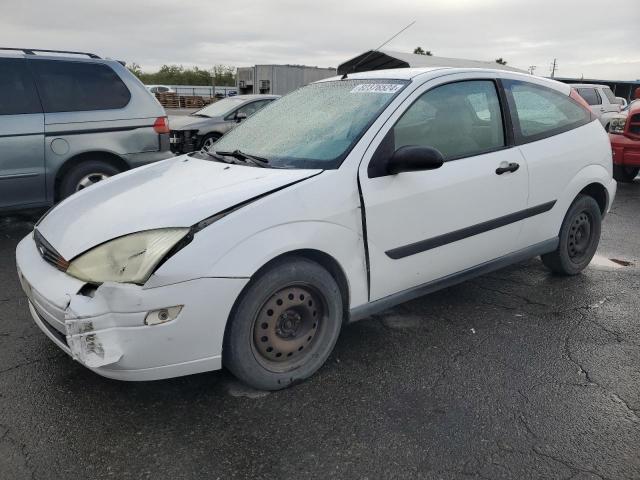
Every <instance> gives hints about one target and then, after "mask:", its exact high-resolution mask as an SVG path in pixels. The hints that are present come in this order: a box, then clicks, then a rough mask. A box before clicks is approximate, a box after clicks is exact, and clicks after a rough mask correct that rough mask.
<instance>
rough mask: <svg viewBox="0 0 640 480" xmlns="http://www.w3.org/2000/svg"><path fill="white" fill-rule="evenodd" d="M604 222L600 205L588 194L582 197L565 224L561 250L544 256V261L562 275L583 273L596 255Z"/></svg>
mask: <svg viewBox="0 0 640 480" xmlns="http://www.w3.org/2000/svg"><path fill="white" fill-rule="evenodd" d="M601 222H602V214H601V213H600V207H599V205H598V202H596V201H595V200H594V199H593V198H592V197H589V196H587V195H578V197H577V198H576V199H575V200H574V202H573V203H572V204H571V207H569V211H568V212H567V214H566V215H565V217H564V221H563V222H562V227H561V228H560V238H559V242H558V248H557V249H556V250H555V251H554V252H551V253H547V254H546V255H542V262H543V263H544V264H545V265H546V266H547V267H548V268H549V269H550V270H551V271H553V272H555V273H559V274H561V275H576V274H578V273H580V272H581V271H582V270H584V269H585V268H586V267H587V265H589V262H591V259H592V258H593V255H594V254H595V253H596V249H597V248H598V243H599V241H600V229H601Z"/></svg>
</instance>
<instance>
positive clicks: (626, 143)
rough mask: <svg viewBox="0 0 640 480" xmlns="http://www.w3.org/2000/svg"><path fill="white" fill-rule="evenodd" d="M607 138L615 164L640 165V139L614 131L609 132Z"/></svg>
mask: <svg viewBox="0 0 640 480" xmlns="http://www.w3.org/2000/svg"><path fill="white" fill-rule="evenodd" d="M609 139H610V140H611V151H612V153H613V163H614V164H615V165H623V166H626V167H640V140H632V139H631V138H629V137H626V136H624V135H619V134H615V133H610V134H609Z"/></svg>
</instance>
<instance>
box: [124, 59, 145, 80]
mask: <svg viewBox="0 0 640 480" xmlns="http://www.w3.org/2000/svg"><path fill="white" fill-rule="evenodd" d="M127 68H128V69H129V71H130V72H131V73H133V74H134V75H135V76H136V77H138V78H140V75H142V68H140V65H138V64H137V63H135V62H133V63H132V64H131V65H127Z"/></svg>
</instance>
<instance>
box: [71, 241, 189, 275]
mask: <svg viewBox="0 0 640 480" xmlns="http://www.w3.org/2000/svg"><path fill="white" fill-rule="evenodd" d="M187 233H189V228H161V229H157V230H146V231H143V232H137V233H132V234H130V235H125V236H123V237H119V238H116V239H114V240H110V241H108V242H106V243H103V244H102V245H98V246H97V247H95V248H93V249H91V250H89V251H87V252H85V253H83V254H82V255H80V256H78V257H76V258H74V259H73V260H72V261H71V264H70V265H69V268H68V269H67V273H68V274H69V275H71V276H73V277H76V278H78V279H80V280H83V281H85V282H89V283H103V282H119V283H138V284H142V283H144V282H146V281H147V279H148V278H149V277H150V276H151V274H152V273H153V271H154V270H155V268H156V266H157V265H158V264H159V263H160V262H161V261H162V259H163V258H164V257H165V255H167V253H169V251H170V250H171V249H172V248H173V247H174V246H175V245H176V244H177V243H178V242H179V241H180V240H182V239H183V238H184V237H185V236H186V235H187Z"/></svg>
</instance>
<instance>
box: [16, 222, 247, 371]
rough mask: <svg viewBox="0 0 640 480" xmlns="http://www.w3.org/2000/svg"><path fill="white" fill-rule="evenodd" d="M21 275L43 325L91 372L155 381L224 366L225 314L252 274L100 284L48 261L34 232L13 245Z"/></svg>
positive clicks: (36, 318)
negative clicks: (168, 315) (157, 314)
mask: <svg viewBox="0 0 640 480" xmlns="http://www.w3.org/2000/svg"><path fill="white" fill-rule="evenodd" d="M16 261H17V266H18V275H19V277H20V283H21V285H22V288H23V290H24V292H25V294H26V295H27V297H28V298H29V310H30V311H31V315H32V317H33V319H34V321H35V323H36V324H37V325H38V327H39V328H40V329H41V330H42V331H43V332H44V333H45V334H46V335H47V337H49V338H50V339H51V341H53V342H54V343H55V344H56V345H58V347H60V348H61V349H62V350H64V351H65V352H66V353H67V354H69V355H70V356H71V357H73V358H74V359H75V360H77V361H78V362H80V363H82V364H83V365H85V366H86V367H88V368H90V369H91V370H93V371H94V372H96V373H98V374H100V375H103V376H105V377H109V378H115V379H119V380H157V379H161V378H169V377H176V376H181V375H189V374H192V373H199V372H204V371H209V370H216V369H219V368H220V367H221V359H222V340H223V337H224V329H225V326H226V322H227V318H228V316H229V313H230V311H231V308H232V306H233V303H234V302H235V299H236V298H237V297H238V295H239V294H240V292H241V291H242V288H244V286H245V285H246V283H247V281H248V279H243V278H238V279H235V278H231V279H230V278H198V279H194V280H190V281H186V282H180V283H176V284H172V285H165V286H160V287H155V288H144V287H141V286H138V285H131V284H117V283H105V284H103V285H101V286H100V287H98V288H97V289H92V288H89V289H87V288H86V286H85V284H84V283H83V282H81V281H80V280H77V279H75V278H73V277H71V276H69V275H67V274H65V273H63V272H61V271H58V270H56V269H55V268H54V267H52V266H51V265H49V264H48V263H46V262H45V261H44V260H43V259H42V258H41V257H40V254H39V253H38V251H37V249H36V246H35V243H34V241H33V238H32V235H31V234H29V235H28V236H27V237H25V238H24V239H23V240H22V241H21V242H20V244H19V245H18V248H17V250H16ZM176 305H183V308H182V310H181V312H180V314H179V315H178V317H177V318H176V319H174V320H171V321H169V322H166V323H163V324H159V325H151V326H148V325H145V324H144V319H145V317H146V315H147V313H148V312H149V311H153V310H158V309H162V308H167V307H171V306H176Z"/></svg>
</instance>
